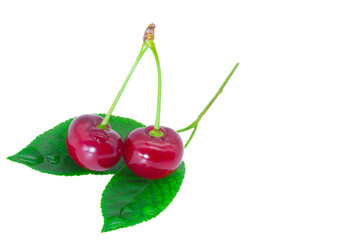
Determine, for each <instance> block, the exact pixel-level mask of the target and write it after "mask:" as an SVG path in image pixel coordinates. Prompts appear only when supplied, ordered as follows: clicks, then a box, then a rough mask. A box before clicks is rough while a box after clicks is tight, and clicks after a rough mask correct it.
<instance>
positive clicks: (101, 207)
mask: <svg viewBox="0 0 360 240" xmlns="http://www.w3.org/2000/svg"><path fill="white" fill-rule="evenodd" d="M124 168H126V165H125V166H124V167H123V168H121V169H120V170H119V171H118V172H117V173H116V174H118V173H119V172H120V171H121V170H123V169H124ZM185 172H186V167H185V163H184V175H183V176H184V177H183V178H182V179H181V182H180V187H179V190H178V191H177V192H176V193H175V195H174V197H173V199H171V201H170V202H169V204H168V205H167V206H166V207H165V208H164V209H163V210H162V211H160V212H159V213H158V214H156V215H154V216H151V217H150V218H149V219H147V220H144V221H141V222H138V223H135V224H133V225H129V226H126V227H117V228H114V229H111V230H104V227H105V223H106V222H107V221H106V219H105V216H104V213H103V211H102V209H103V204H104V203H103V197H104V192H105V189H106V188H107V187H108V186H109V185H110V184H111V181H112V179H113V177H114V176H112V178H111V179H110V181H109V182H108V184H106V186H105V189H104V191H103V193H102V194H101V203H100V209H101V214H102V216H103V219H104V224H103V227H102V229H101V233H105V232H111V231H115V230H118V229H120V228H127V227H133V226H135V225H137V224H140V223H143V222H147V221H149V220H151V219H153V218H155V217H157V216H159V215H160V213H162V212H163V211H164V210H165V209H166V208H167V207H168V206H169V205H170V204H171V203H172V201H173V200H174V199H175V197H176V195H177V194H178V192H179V191H180V189H181V185H182V183H183V181H184V178H185ZM114 175H115V174H114ZM153 181H155V180H152V181H150V183H149V184H148V185H147V186H149V185H150V184H151V183H153ZM144 190H145V188H144V189H143V190H142V191H141V192H140V193H139V194H137V195H136V196H134V198H133V200H134V199H135V198H137V197H138V196H139V195H140V194H141V193H142V192H143V191H144ZM133 200H132V201H133ZM132 201H131V202H130V203H129V204H131V203H132Z"/></svg>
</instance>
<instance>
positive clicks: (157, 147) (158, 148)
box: [123, 126, 184, 179]
mask: <svg viewBox="0 0 360 240" xmlns="http://www.w3.org/2000/svg"><path fill="white" fill-rule="evenodd" d="M153 129H154V126H148V127H146V128H137V129H135V130H134V131H132V132H131V133H129V135H128V136H127V137H126V139H125V141H124V155H123V157H124V161H125V164H126V165H127V166H128V168H129V169H130V170H131V171H132V172H133V173H135V174H136V175H138V176H140V177H143V178H147V179H159V178H164V177H167V176H169V175H170V174H171V173H173V172H174V171H175V170H176V169H177V168H178V167H179V165H180V163H181V161H182V156H183V153H184V146H183V142H182V140H181V138H180V136H179V134H178V133H177V132H176V131H174V130H173V129H171V128H167V127H160V130H161V131H162V132H163V133H164V135H163V136H162V137H153V136H151V135H150V134H149V132H150V131H151V130H153Z"/></svg>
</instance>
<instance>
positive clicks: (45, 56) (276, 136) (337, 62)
mask: <svg viewBox="0 0 360 240" xmlns="http://www.w3.org/2000/svg"><path fill="white" fill-rule="evenodd" d="M357 3H358V1H314V0H311V1H306V0H305V1H225V0H222V1H187V0H183V1H179V2H174V1H89V0H87V1H79V0H70V1H67V0H63V1H54V0H46V1H38V0H32V1H17V0H12V1H1V2H0V81H1V87H0V104H1V105H0V106H1V108H0V112H1V118H0V126H1V136H0V141H1V142H0V169H1V172H0V191H1V197H0V239H25V238H27V239H29V238H31V239H88V240H90V239H167V240H168V239H209V238H210V237H214V238H217V239H277V240H278V239H359V238H360V228H359V225H360V152H359V147H360V124H359V123H360V113H359V107H360V106H359V105H360V94H359V91H360V83H359V81H360V72H359V64H360V47H359V46H360V44H359V43H360V34H359V29H360V28H359V23H360V15H359V11H360V8H359V6H358V5H357ZM151 22H154V23H155V24H156V25H157V28H156V37H155V42H156V46H157V49H158V53H159V57H160V61H161V67H162V73H163V105H162V115H161V116H162V118H161V123H162V125H164V126H169V127H172V128H174V129H179V128H182V127H185V126H187V125H188V124H190V123H191V122H192V121H193V120H194V119H195V118H196V117H197V115H198V114H199V113H200V111H201V110H202V109H203V107H204V106H205V105H206V104H207V102H208V101H209V100H210V99H211V98H212V96H213V95H214V94H215V92H216V91H217V89H218V88H219V86H220V85H221V83H222V81H223V80H224V79H225V77H226V76H227V74H228V73H229V72H230V70H231V69H232V67H233V66H234V65H235V63H236V62H240V66H239V68H238V70H237V71H236V73H235V74H234V75H233V78H232V79H231V80H230V82H229V83H228V85H227V86H226V88H225V90H224V92H223V94H221V95H220V97H219V98H218V100H217V101H216V102H215V104H214V105H213V106H212V108H211V109H210V110H209V112H208V113H207V114H206V115H205V117H204V118H203V120H202V121H201V122H200V125H199V129H198V131H197V133H196V135H195V137H194V139H193V141H192V142H191V144H190V145H189V147H188V148H187V149H186V152H185V156H184V161H185V162H186V167H187V172H186V176H185V180H184V183H183V185H182V188H181V190H180V192H179V193H178V195H177V196H176V198H175V199H174V201H173V202H172V203H171V204H170V206H169V207H168V208H167V209H166V210H165V211H164V212H163V213H161V214H160V215H159V216H158V217H157V218H155V219H153V220H151V221H148V222H146V223H141V224H139V225H136V226H134V227H129V228H126V229H120V230H116V231H113V232H109V233H104V234H101V233H100V230H101V227H102V223H103V220H102V215H101V211H100V207H99V205H100V196H101V193H102V191H103V189H104V187H105V185H106V184H107V182H108V181H109V179H110V178H111V176H82V177H58V176H52V175H48V174H42V173H39V172H37V171H34V170H32V169H30V168H28V167H26V166H23V165H20V164H16V163H13V162H11V161H9V160H6V157H7V156H9V155H13V154H15V153H17V152H18V151H19V150H21V149H22V148H23V147H25V146H26V145H27V144H28V143H30V142H31V141H32V140H33V139H34V138H35V137H36V136H37V135H39V134H40V133H42V132H44V131H46V130H47V129H50V128H52V127H53V126H55V125H57V124H58V123H59V122H61V121H64V120H66V119H68V118H71V117H74V116H77V115H81V114H85V113H100V112H106V111H107V110H108V108H109V107H110V105H111V103H112V101H113V99H114V98H115V95H116V93H117V92H118V90H119V88H120V86H121V84H122V82H123V80H124V79H125V77H126V75H127V73H128V71H129V69H130V67H131V66H132V64H133V62H134V60H135V58H136V56H137V54H138V52H139V50H140V47H141V44H142V36H143V32H144V30H145V28H146V27H147V25H148V24H149V23H151ZM156 84H157V79H156V65H155V62H154V59H153V57H152V55H151V54H150V52H147V53H146V54H145V56H144V58H143V60H142V61H141V62H140V64H139V66H138V68H137V69H136V71H135V73H134V75H133V77H132V78H131V80H130V82H129V84H128V86H127V88H126V90H125V92H124V94H123V96H122V98H121V100H120V102H119V104H118V106H117V107H116V109H115V111H114V115H121V116H125V117H130V118H133V119H136V120H138V121H140V122H142V123H144V124H147V125H149V124H153V122H154V119H155V110H156ZM188 136H189V133H185V134H182V137H183V140H184V141H185V140H187V137H188Z"/></svg>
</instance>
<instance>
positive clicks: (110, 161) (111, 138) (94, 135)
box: [66, 114, 123, 172]
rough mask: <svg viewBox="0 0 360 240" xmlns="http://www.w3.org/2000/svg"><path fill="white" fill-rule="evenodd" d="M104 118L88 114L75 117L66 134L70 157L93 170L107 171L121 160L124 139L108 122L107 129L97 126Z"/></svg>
mask: <svg viewBox="0 0 360 240" xmlns="http://www.w3.org/2000/svg"><path fill="white" fill-rule="evenodd" d="M102 121H103V118H102V117H100V116H97V115H92V114H86V115H82V116H79V117H77V118H75V119H74V120H73V121H72V122H71V124H70V127H69V130H68V132H67V135H66V147H67V150H68V152H69V155H70V157H71V158H72V159H73V160H74V162H76V163H77V164H78V165H79V166H80V167H83V168H86V169H88V170H91V171H98V172H101V171H105V170H108V169H110V168H112V167H113V166H115V164H116V163H117V162H118V161H119V160H120V158H121V155H122V152H123V141H122V140H121V137H120V135H119V134H118V133H117V132H115V131H114V130H113V129H111V126H110V125H109V124H107V126H106V128H107V129H106V130H103V129H100V128H98V127H97V126H98V125H99V124H100V123H101V122H102Z"/></svg>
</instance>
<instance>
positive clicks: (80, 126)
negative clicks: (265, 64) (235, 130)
mask: <svg viewBox="0 0 360 240" xmlns="http://www.w3.org/2000/svg"><path fill="white" fill-rule="evenodd" d="M154 29H155V25H154V24H150V25H149V26H148V28H147V29H146V30H145V34H144V39H143V40H144V42H143V45H142V48H141V51H140V53H139V55H138V57H137V59H136V61H135V63H134V65H133V67H132V68H131V70H130V72H129V74H128V76H127V78H126V79H125V81H124V83H123V85H122V87H121V89H120V91H119V93H118V95H117V96H116V98H115V101H114V102H113V104H112V106H111V107H110V110H109V111H108V113H107V114H106V116H105V117H104V118H102V117H100V116H97V115H92V114H87V115H82V116H79V117H77V118H76V119H74V120H73V121H72V123H71V124H70V126H69V129H68V133H67V136H66V146H67V149H68V153H69V155H70V157H71V158H72V159H73V160H74V161H75V162H76V163H77V164H78V165H79V166H81V167H83V168H86V169H88V170H92V171H106V170H108V169H110V168H112V167H113V166H115V165H116V164H117V163H118V162H119V160H120V158H121V156H123V158H124V162H125V164H126V165H127V167H128V168H129V169H130V170H131V171H132V172H133V173H135V174H136V175H138V176H140V177H143V178H147V179H159V178H164V177H166V176H168V175H170V174H171V173H173V172H174V171H175V170H176V169H177V168H178V166H179V165H180V163H181V161H182V156H183V153H184V146H183V142H182V140H181V137H180V136H179V134H178V132H183V131H187V130H189V129H193V132H192V134H191V136H190V138H189V140H188V142H187V143H186V145H185V147H186V146H187V145H188V144H189V142H190V140H191V139H192V137H193V136H194V134H195V131H196V129H197V126H198V122H199V121H200V119H201V118H202V116H203V115H204V114H205V113H206V111H207V110H208V109H209V107H210V106H211V105H212V103H213V102H214V101H215V99H216V98H217V96H218V95H219V94H220V93H221V92H222V90H223V88H224V86H225V85H226V83H227V82H228V81H229V79H230V77H231V75H232V74H233V73H234V71H235V70H236V68H237V67H238V65H239V64H238V63H237V64H236V65H235V67H234V68H233V70H232V71H231V73H230V74H229V75H228V77H227V78H226V80H225V81H224V83H223V84H222V86H221V87H220V89H219V91H218V92H217V93H216V95H215V96H214V97H213V99H212V100H211V101H210V103H209V104H208V105H207V106H206V107H205V109H204V110H203V111H202V112H201V113H200V115H199V116H198V118H197V119H196V120H195V121H194V122H193V123H192V124H190V125H189V126H188V127H186V128H184V129H181V130H178V131H177V132H176V131H174V130H173V129H171V128H167V127H161V126H160V106H161V70H160V61H159V57H158V55H157V51H156V48H155V44H154ZM147 49H150V50H151V51H152V53H153V55H154V58H155V61H156V65H157V72H158V96H157V110H156V119H155V124H154V125H151V126H148V127H143V128H138V129H135V130H133V131H132V132H130V133H129V134H128V136H127V137H126V138H125V140H124V142H123V141H122V139H121V137H120V135H119V134H118V133H117V132H116V131H114V130H113V129H111V126H110V125H109V124H108V121H109V119H110V116H111V114H112V112H113V110H114V108H115V106H116V104H117V102H118V101H119V98H120V96H121V94H122V93H123V91H124V89H125V86H126V85H127V83H128V81H129V79H130V77H131V75H132V73H133V72H134V70H135V68H136V66H137V64H138V63H139V61H140V59H141V58H142V56H143V54H144V53H145V51H146V50H147Z"/></svg>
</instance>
